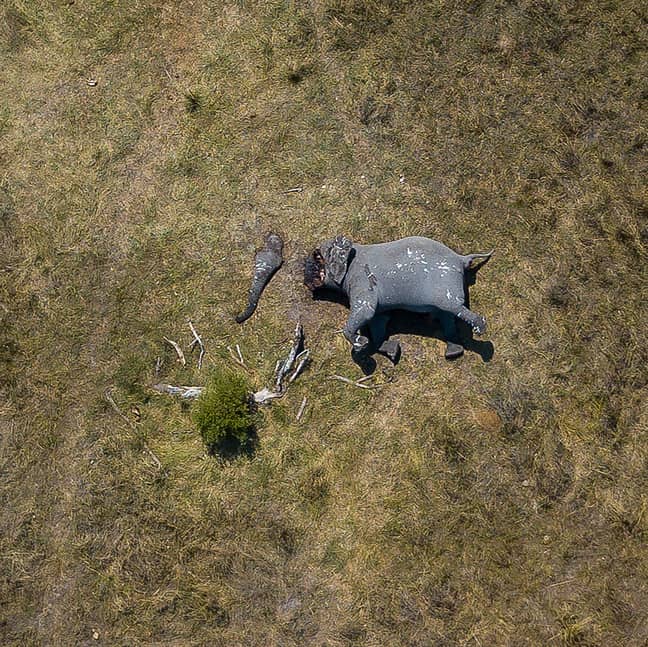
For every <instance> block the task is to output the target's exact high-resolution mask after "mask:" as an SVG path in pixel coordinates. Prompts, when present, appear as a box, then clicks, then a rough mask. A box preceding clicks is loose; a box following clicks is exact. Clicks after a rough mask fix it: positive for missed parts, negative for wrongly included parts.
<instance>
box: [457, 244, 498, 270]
mask: <svg viewBox="0 0 648 647" xmlns="http://www.w3.org/2000/svg"><path fill="white" fill-rule="evenodd" d="M494 251H495V249H491V250H490V252H486V253H483V252H482V253H479V254H468V255H467V256H464V257H463V259H464V268H465V269H467V270H472V271H473V272H476V271H477V270H478V269H480V268H481V267H483V266H484V265H486V263H488V261H489V260H490V258H491V256H492V255H493V252H494ZM479 261H481V262H479Z"/></svg>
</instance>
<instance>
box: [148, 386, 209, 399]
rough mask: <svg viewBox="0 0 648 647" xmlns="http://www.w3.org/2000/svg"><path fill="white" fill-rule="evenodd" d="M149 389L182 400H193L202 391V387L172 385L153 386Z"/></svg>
mask: <svg viewBox="0 0 648 647" xmlns="http://www.w3.org/2000/svg"><path fill="white" fill-rule="evenodd" d="M151 388H152V389H153V390H154V391H157V392H158V393H168V394H169V395H179V396H180V397H181V398H182V399H183V400H195V399H196V398H198V397H200V394H201V393H202V392H203V390H204V387H202V386H173V384H154V385H153V386H152V387H151Z"/></svg>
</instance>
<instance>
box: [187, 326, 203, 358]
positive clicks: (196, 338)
mask: <svg viewBox="0 0 648 647" xmlns="http://www.w3.org/2000/svg"><path fill="white" fill-rule="evenodd" d="M189 328H191V332H192V333H193V336H194V339H193V341H192V342H191V346H190V347H189V348H190V350H193V349H194V346H195V345H196V344H198V346H199V347H200V355H198V370H200V369H201V368H202V361H203V357H204V356H205V345H204V344H203V341H202V339H201V338H200V335H199V334H198V333H197V332H196V329H195V328H194V325H193V323H192V321H191V319H190V320H189Z"/></svg>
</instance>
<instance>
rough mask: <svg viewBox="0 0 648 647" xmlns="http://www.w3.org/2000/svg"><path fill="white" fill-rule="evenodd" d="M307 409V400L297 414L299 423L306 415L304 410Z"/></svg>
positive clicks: (303, 401)
mask: <svg viewBox="0 0 648 647" xmlns="http://www.w3.org/2000/svg"><path fill="white" fill-rule="evenodd" d="M305 408H306V398H305V397H304V399H303V400H302V403H301V406H300V407H299V411H298V412H297V422H299V421H300V420H301V417H302V415H303V414H304V409H305Z"/></svg>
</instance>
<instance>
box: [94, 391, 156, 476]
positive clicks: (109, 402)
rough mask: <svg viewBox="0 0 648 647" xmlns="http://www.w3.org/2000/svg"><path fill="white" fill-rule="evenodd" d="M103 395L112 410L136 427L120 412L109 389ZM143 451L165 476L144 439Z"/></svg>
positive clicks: (133, 426)
mask: <svg viewBox="0 0 648 647" xmlns="http://www.w3.org/2000/svg"><path fill="white" fill-rule="evenodd" d="M104 397H105V398H106V401H107V402H108V404H109V405H110V406H111V407H112V409H113V411H114V412H115V413H116V414H117V415H118V416H119V417H120V418H121V419H122V420H124V422H126V424H127V425H128V426H129V427H130V428H131V429H133V430H135V429H137V427H136V425H135V423H134V422H133V421H132V420H131V419H130V418H129V417H128V416H126V415H125V414H124V413H122V411H121V409H120V408H119V407H118V406H117V403H116V402H115V401H114V400H113V398H112V395H111V394H110V389H106V390H105V391H104ZM144 451H146V453H147V454H148V455H149V456H150V457H151V459H152V460H153V462H154V463H155V465H156V466H157V468H158V471H160V472H163V473H164V475H165V476H167V471H166V470H165V469H164V467H162V463H161V462H160V459H159V458H158V457H157V456H156V455H155V452H154V451H153V450H152V449H151V448H150V447H149V445H148V443H147V442H146V441H144Z"/></svg>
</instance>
